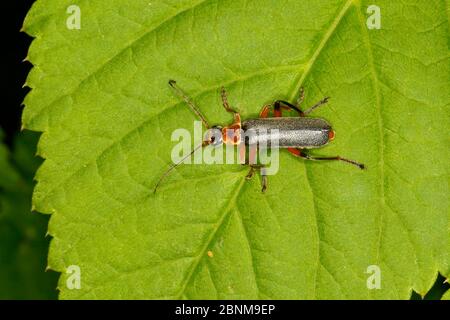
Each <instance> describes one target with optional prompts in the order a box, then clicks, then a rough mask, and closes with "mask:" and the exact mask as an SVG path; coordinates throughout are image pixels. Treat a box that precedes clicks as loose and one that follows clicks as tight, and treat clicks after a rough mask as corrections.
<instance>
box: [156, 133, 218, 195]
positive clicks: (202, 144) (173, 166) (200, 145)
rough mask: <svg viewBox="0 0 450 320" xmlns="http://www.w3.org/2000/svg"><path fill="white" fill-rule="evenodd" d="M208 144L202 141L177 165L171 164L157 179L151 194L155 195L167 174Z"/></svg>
mask: <svg viewBox="0 0 450 320" xmlns="http://www.w3.org/2000/svg"><path fill="white" fill-rule="evenodd" d="M209 144H210V142H209V141H203V142H202V143H201V144H199V145H198V146H196V147H195V148H194V150H192V151H191V152H190V153H189V154H188V155H186V156H184V157H183V158H182V159H181V160H180V161H178V162H177V163H174V164H172V165H171V166H170V167H169V169H167V170H166V172H164V173H163V175H162V176H161V177H160V178H159V180H158V183H157V184H156V186H155V189H153V193H156V189H158V187H159V185H160V184H161V182H162V181H163V180H164V179H165V178H166V177H167V176H168V175H169V173H170V172H171V171H172V170H173V169H175V168H176V167H178V166H179V165H180V164H182V163H183V162H184V160H186V159H187V158H189V157H190V156H191V155H193V154H194V153H195V151H197V150H198V149H200V148H203V147H206V146H207V145H209Z"/></svg>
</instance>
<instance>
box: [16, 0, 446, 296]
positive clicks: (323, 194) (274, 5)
mask: <svg viewBox="0 0 450 320" xmlns="http://www.w3.org/2000/svg"><path fill="white" fill-rule="evenodd" d="M72 4H76V5H78V6H79V8H80V10H81V24H80V26H81V29H79V30H77V29H75V30H71V29H68V28H67V27H66V20H67V18H68V17H69V16H70V15H69V14H67V12H66V9H67V7H68V6H69V5H72ZM372 4H374V2H373V1H362V0H361V1H357V0H354V1H351V0H349V1H344V0H334V1H329V0H322V1H319V0H317V1H287V0H286V1H270V0H264V1H256V0H250V1H238V0H235V1H231V0H230V1H219V0H215V1H213V0H197V1H194V0H178V1H175V0H171V1H148V0H146V1H140V0H135V1H125V0H114V1H111V0H108V1H106V0H104V1H100V0H98V1H95V2H89V3H87V2H86V1H74V0H70V1H68V0H47V1H43V0H40V1H39V0H38V1H37V2H36V4H35V5H34V6H33V8H32V9H31V11H30V13H29V14H28V17H27V19H26V21H25V26H24V29H25V30H26V31H27V32H28V33H29V34H31V35H33V36H34V37H36V39H35V40H34V42H33V44H32V46H31V49H30V52H29V59H30V60H31V62H32V63H33V64H34V68H33V70H32V71H31V73H30V75H29V77H28V80H27V84H28V85H29V86H30V87H31V88H32V91H31V93H30V94H29V95H28V97H27V98H26V101H25V104H26V109H25V112H24V115H23V124H24V126H25V127H26V128H28V129H32V130H36V131H42V132H43V134H42V137H41V140H40V143H39V149H38V152H39V155H41V156H42V157H43V158H45V159H46V160H45V162H44V164H43V165H42V167H41V168H40V169H39V171H38V173H37V176H36V179H37V181H38V184H37V186H36V188H35V192H34V205H35V206H36V208H37V209H38V210H39V211H42V212H45V213H51V214H52V215H51V220H50V225H49V233H50V234H51V235H52V236H53V239H52V242H51V245H50V254H49V267H50V268H52V269H54V270H57V271H60V272H62V277H61V278H60V282H59V289H60V291H61V293H60V298H64V299H72V298H128V299H131V298H187V299H199V298H207V299H215V298H221V299H235V298H236V299H241V298H246V299H254V298H274V299H279V298H289V299H298V298H300V299H302V298H305V299H315V298H318V299H328V298H368V299H381V298H383V299H388V298H400V299H407V298H409V296H410V294H411V291H412V289H414V290H415V291H416V292H418V293H420V294H422V295H423V294H425V293H426V292H427V291H428V290H429V288H430V287H431V286H432V284H433V282H434V280H435V278H436V276H437V273H438V271H440V272H441V274H442V275H444V276H445V277H446V278H448V276H449V274H450V267H449V262H450V259H449V251H450V250H449V247H450V246H449V243H450V239H449V232H448V231H449V230H448V226H449V211H448V208H449V202H448V194H449V192H448V191H449V190H448V158H449V157H448V147H449V144H448V139H447V137H446V135H447V132H448V129H449V126H448V123H449V121H448V116H447V115H448V113H447V112H446V110H447V108H448V106H449V103H450V91H449V90H448V88H449V84H450V70H449V69H450V68H449V65H450V64H449V53H448V52H449V51H448V41H449V40H448V35H449V23H448V16H447V14H446V11H447V10H448V4H447V2H446V1H439V0H434V1H426V2H425V1H418V0H417V1H408V2H402V1H388V0H378V1H376V3H375V4H376V5H377V6H379V7H380V9H381V29H380V30H377V29H371V30H369V29H368V28H367V27H366V19H367V18H368V16H369V15H368V14H367V13H366V11H367V7H368V6H369V5H372ZM169 79H176V80H177V81H178V83H179V84H180V86H182V87H183V88H184V89H185V90H186V91H187V92H188V93H189V94H190V95H191V96H192V97H193V98H194V100H195V101H196V103H197V104H198V105H199V106H200V109H201V110H202V112H203V113H204V114H205V115H206V117H207V118H208V119H209V120H210V121H211V122H212V123H229V122H230V121H231V119H230V116H229V115H228V114H227V113H225V112H224V110H223V108H222V107H221V105H220V104H221V102H220V94H219V89H220V87H221V86H222V85H223V86H225V87H226V88H227V89H228V93H229V100H230V103H231V104H232V105H233V106H234V107H236V108H237V109H239V110H240V112H241V115H242V117H243V119H246V118H250V117H256V116H257V115H258V113H259V111H260V109H261V107H262V106H263V105H264V104H267V103H270V102H272V101H274V100H276V99H285V100H290V101H294V98H295V96H296V94H297V92H298V89H299V87H300V86H304V87H305V89H306V101H305V104H304V105H305V106H306V105H312V104H313V103H315V102H317V101H318V100H320V99H321V98H323V97H324V96H331V100H330V103H329V104H328V105H327V106H326V107H322V108H321V109H318V110H317V111H315V113H314V116H319V117H323V118H325V119H327V120H328V121H330V123H332V124H333V128H334V129H335V130H336V133H337V136H336V140H335V141H334V142H333V143H332V144H330V145H329V146H327V147H326V148H323V149H320V150H317V151H315V153H316V154H324V155H336V154H339V155H342V156H346V157H348V158H351V159H355V160H358V161H361V162H363V163H364V164H366V165H367V167H368V169H367V170H365V171H360V170H358V169H355V168H354V167H352V166H349V165H346V164H344V163H316V162H314V163H311V162H309V163H306V162H305V161H302V160H300V159H297V158H294V157H293V156H292V155H290V154H288V153H287V152H282V153H281V156H280V170H279V172H278V173H277V174H276V175H274V176H270V177H269V189H268V191H267V193H266V194H261V192H260V181H259V179H260V178H259V177H255V178H253V179H252V180H250V181H246V180H245V175H246V174H247V169H246V168H244V167H242V166H239V165H185V166H181V167H179V168H177V169H176V170H175V172H174V173H173V174H172V176H170V178H169V179H167V180H166V181H165V182H164V185H163V186H162V187H161V189H160V190H159V192H158V193H157V194H156V195H154V194H153V193H152V189H153V187H154V185H155V183H156V181H157V180H158V178H159V177H160V176H161V174H162V173H163V172H164V170H165V169H166V168H167V167H168V165H169V164H170V163H171V160H170V154H171V150H172V148H173V146H174V144H175V143H174V142H172V141H171V140H170V137H171V133H172V132H173V130H174V129H176V128H188V129H189V130H190V131H192V130H193V129H192V128H193V125H192V124H193V121H194V120H195V117H194V115H193V114H192V113H191V112H190V111H189V109H188V108H187V107H186V105H185V104H184V103H183V102H182V101H180V99H178V98H177V97H175V96H174V94H173V92H172V91H171V90H169V88H168V85H167V82H168V80H169ZM71 265H76V266H79V267H80V269H81V289H80V290H77V289H73V290H70V289H68V287H67V286H66V280H70V279H69V278H68V277H69V276H70V275H69V274H67V273H66V272H65V271H66V270H67V268H68V267H69V266H71ZM370 265H377V266H379V267H380V270H381V288H380V289H373V290H369V289H368V287H367V278H368V277H369V276H370V274H367V273H366V270H367V268H368V266H370Z"/></svg>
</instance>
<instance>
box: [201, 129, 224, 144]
mask: <svg viewBox="0 0 450 320" xmlns="http://www.w3.org/2000/svg"><path fill="white" fill-rule="evenodd" d="M205 140H206V141H209V143H210V144H211V145H213V146H215V147H216V146H220V145H221V144H222V143H223V140H222V130H221V128H220V127H219V126H215V127H212V128H211V129H209V130H208V131H207V132H206V135H205Z"/></svg>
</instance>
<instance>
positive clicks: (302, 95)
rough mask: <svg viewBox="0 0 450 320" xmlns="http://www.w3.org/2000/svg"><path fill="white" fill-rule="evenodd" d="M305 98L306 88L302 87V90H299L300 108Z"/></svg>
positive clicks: (298, 104)
mask: <svg viewBox="0 0 450 320" xmlns="http://www.w3.org/2000/svg"><path fill="white" fill-rule="evenodd" d="M303 100H305V88H303V87H300V90H299V92H298V98H297V108H299V109H300V106H301V104H302V102H303Z"/></svg>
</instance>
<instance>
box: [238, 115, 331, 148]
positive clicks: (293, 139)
mask: <svg viewBox="0 0 450 320" xmlns="http://www.w3.org/2000/svg"><path fill="white" fill-rule="evenodd" d="M242 129H243V130H244V132H246V133H248V132H249V131H250V132H252V134H246V136H245V144H246V145H255V144H258V145H264V146H268V147H270V146H272V145H273V144H272V141H273V140H274V139H276V140H278V141H277V143H278V147H280V148H305V149H312V148H320V147H322V146H324V145H326V144H327V143H328V142H329V141H330V135H331V134H333V133H332V129H331V125H330V124H329V123H328V122H327V121H325V120H324V119H321V118H304V117H303V118H301V117H280V118H258V119H248V120H244V121H243V122H242Z"/></svg>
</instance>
